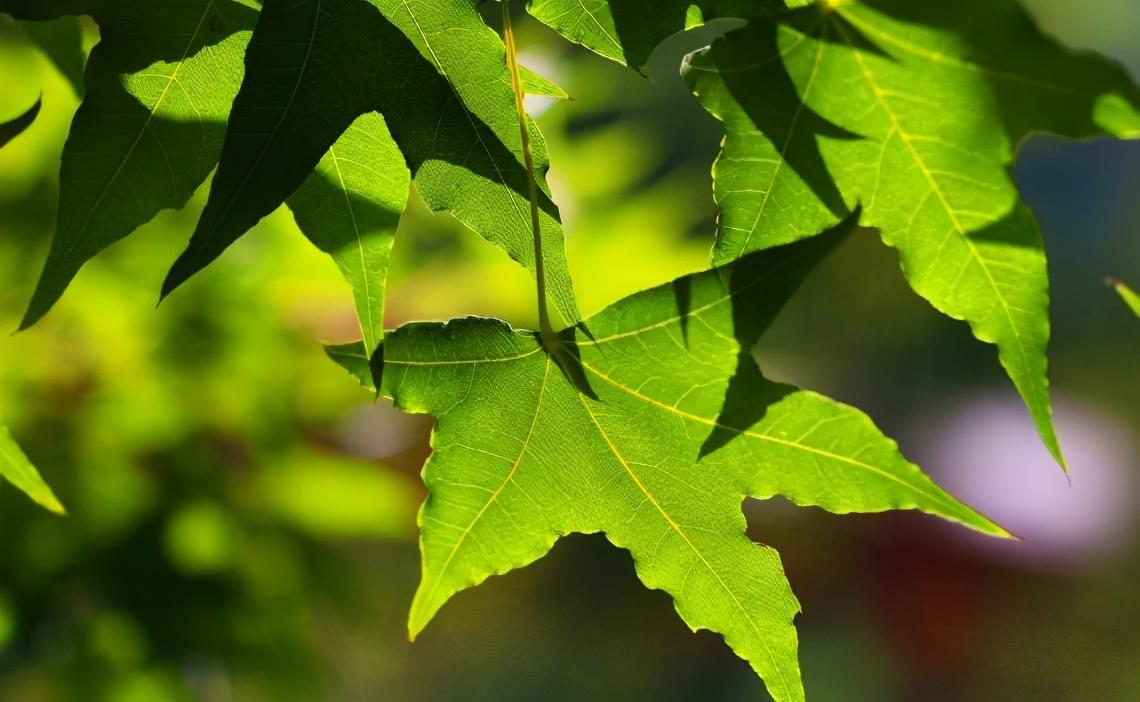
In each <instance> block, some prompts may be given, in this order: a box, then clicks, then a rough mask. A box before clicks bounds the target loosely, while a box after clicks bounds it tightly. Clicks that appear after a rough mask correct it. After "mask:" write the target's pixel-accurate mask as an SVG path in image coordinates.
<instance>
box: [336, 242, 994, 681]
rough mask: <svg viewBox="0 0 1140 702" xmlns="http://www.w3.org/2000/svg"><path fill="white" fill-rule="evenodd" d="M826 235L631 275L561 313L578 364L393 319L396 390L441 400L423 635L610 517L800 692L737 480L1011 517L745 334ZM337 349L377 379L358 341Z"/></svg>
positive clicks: (780, 607)
mask: <svg viewBox="0 0 1140 702" xmlns="http://www.w3.org/2000/svg"><path fill="white" fill-rule="evenodd" d="M848 231H849V227H848V226H846V225H844V226H841V227H840V228H838V229H836V230H835V231H832V232H830V233H828V234H825V235H823V236H820V237H817V238H814V239H809V240H806V241H803V242H799V243H796V244H792V245H789V246H785V247H781V248H776V249H772V250H769V251H764V252H759V253H755V254H752V255H750V256H747V257H745V258H743V259H741V260H740V261H738V262H736V263H734V264H730V265H728V266H726V267H722V268H719V269H714V270H711V271H706V272H703V273H698V274H694V275H690V276H686V277H684V278H681V279H678V280H677V281H674V282H673V283H671V284H667V285H663V286H661V287H658V288H655V289H652V290H649V291H645V292H642V293H638V294H635V295H633V296H631V297H628V298H626V299H624V300H622V301H620V302H618V303H616V304H615V305H613V306H611V307H609V308H607V309H606V310H604V311H602V312H601V313H599V314H598V315H596V316H594V317H592V318H591V319H590V320H588V326H589V328H590V330H591V332H592V335H593V337H592V338H589V337H586V336H584V335H581V333H580V332H578V331H575V330H568V331H567V332H564V333H563V340H564V342H565V343H566V344H567V345H569V346H570V347H571V348H573V349H575V350H576V351H575V355H576V356H577V358H578V364H579V368H578V370H580V374H579V373H567V372H565V371H566V369H564V368H562V367H561V366H560V365H559V364H557V363H556V362H555V361H554V360H553V359H552V357H551V356H550V355H548V354H547V353H545V352H544V350H543V347H542V345H541V343H540V342H539V340H538V339H537V335H536V334H535V333H534V332H526V331H516V330H514V329H511V328H510V327H509V326H508V325H507V324H505V323H504V322H501V321H498V320H494V319H485V318H467V319H460V320H455V321H451V322H448V323H446V324H443V323H414V324H409V325H406V326H403V327H400V328H399V329H397V330H395V331H394V332H390V333H389V335H388V337H387V339H386V341H385V365H386V371H385V375H384V379H383V392H384V394H385V395H388V396H390V397H392V398H393V399H394V401H395V403H396V405H397V406H398V407H400V408H401V409H403V410H405V411H408V412H415V413H429V414H431V415H433V416H434V417H435V418H436V419H437V426H436V429H435V432H434V433H433V436H432V447H433V453H432V456H431V458H430V459H429V460H428V462H427V464H426V465H425V466H424V471H423V476H424V482H425V483H426V484H427V487H428V490H429V494H428V498H427V501H426V502H425V503H424V505H423V508H422V510H421V513H420V520H419V521H420V525H421V528H422V535H421V548H422V553H423V573H422V580H421V582H420V586H419V589H418V590H417V592H416V595H415V599H414V601H413V604H412V607H411V613H410V616H409V629H410V632H411V635H412V636H413V637H414V636H415V635H417V634H418V633H419V632H420V631H421V630H422V629H423V628H424V627H425V626H426V625H427V623H428V621H429V620H430V619H431V618H432V617H433V616H434V615H435V613H436V612H437V611H438V610H439V608H440V607H441V606H442V605H443V604H444V603H445V602H446V601H447V600H448V599H449V598H450V597H451V596H452V595H454V594H455V593H456V592H458V591H460V590H462V589H464V588H467V587H471V586H473V585H475V584H477V583H479V582H481V581H483V580H484V579H486V578H487V577H488V576H490V575H493V574H499V573H505V572H507V571H510V570H512V569H515V568H519V567H521V566H524V565H526V564H528V563H531V562H533V561H535V560H537V559H538V558H540V557H542V556H543V555H544V554H545V553H546V552H547V551H549V549H550V548H551V546H552V545H553V544H554V543H555V541H556V540H557V539H558V538H559V537H561V536H563V535H566V534H570V533H595V532H602V533H604V534H605V535H606V538H607V539H609V540H610V542H612V543H613V544H614V545H615V546H618V547H620V548H624V549H626V550H628V551H629V552H630V553H631V554H632V555H633V558H634V562H635V565H636V569H637V574H638V577H639V578H640V579H641V580H642V582H643V583H645V585H646V586H647V587H650V588H657V589H662V590H665V591H666V592H668V593H669V594H670V595H672V597H673V599H674V602H675V605H676V608H677V611H678V613H679V614H680V615H681V617H682V618H683V619H684V620H685V622H686V623H687V624H688V625H689V626H690V627H691V628H693V629H694V630H696V629H702V628H704V629H710V630H712V631H716V632H719V633H720V634H722V635H723V636H724V638H725V640H726V641H727V643H728V644H729V645H730V646H731V647H732V648H733V650H735V651H736V653H737V654H739V655H740V656H741V657H742V658H744V659H746V660H747V661H748V662H749V663H750V664H751V665H752V667H753V668H754V669H755V670H756V672H757V673H758V674H759V675H760V676H761V677H762V678H763V679H764V681H765V683H766V685H767V686H768V689H769V691H770V692H771V693H772V695H773V697H775V698H776V699H777V700H781V701H783V700H800V699H803V690H802V686H801V683H800V674H799V667H798V663H797V657H796V648H797V643H796V634H795V630H794V628H793V626H792V619H793V617H794V616H795V614H796V613H797V612H798V611H799V604H798V603H797V601H796V598H795V597H794V595H793V594H792V592H791V589H790V587H789V585H788V583H787V581H786V579H785V576H784V572H783V569H782V567H781V564H780V559H779V556H778V554H777V553H776V552H775V551H774V550H773V549H771V548H769V547H766V546H761V545H758V544H755V543H753V542H751V541H750V540H749V539H748V538H747V537H746V536H745V527H746V524H745V519H744V516H743V514H742V513H741V509H740V507H741V502H742V500H743V498H744V497H745V496H751V497H756V498H768V497H772V496H775V495H781V496H783V497H786V498H787V499H789V500H791V501H792V502H794V503H796V504H798V505H805V506H806V505H814V506H818V507H822V508H824V509H826V510H829V511H832V512H837V513H846V512H878V511H883V510H890V509H918V510H922V511H924V512H927V513H930V514H933V515H937V516H940V517H943V518H945V519H949V520H952V521H956V522H960V523H962V524H966V525H968V526H970V527H972V528H974V529H977V530H980V531H982V532H985V533H988V534H993V535H998V536H1004V535H1006V533H1005V532H1004V531H1003V530H1002V529H1001V528H1000V527H998V526H997V525H995V524H993V523H992V522H991V521H989V520H988V519H986V518H985V517H983V516H981V515H979V514H978V513H976V512H974V511H973V510H971V509H970V508H968V507H966V506H965V505H963V504H961V503H960V502H958V501H957V500H955V499H954V498H953V497H951V496H950V495H949V494H947V493H946V492H945V491H943V490H942V489H941V488H939V487H938V486H936V485H935V484H934V483H933V482H932V481H931V480H930V479H929V478H928V477H926V476H925V475H924V474H923V473H922V472H921V471H920V470H919V469H918V467H917V466H915V465H913V464H912V463H910V462H908V461H907V460H906V459H905V458H904V457H903V456H902V455H901V453H900V452H899V451H898V448H897V446H896V444H895V443H894V442H893V441H891V440H890V439H888V438H886V437H885V436H883V434H882V433H881V432H880V431H879V430H878V429H876V428H875V426H874V425H873V424H872V422H871V420H870V419H869V418H868V417H867V416H866V415H864V414H863V413H861V412H859V411H858V410H856V409H854V408H851V407H848V406H846V405H842V404H840V403H837V402H834V401H832V400H829V399H827V398H825V397H822V396H820V395H817V394H815V393H812V392H808V391H803V390H798V389H796V388H794V387H791V386H788V385H782V384H778V383H774V382H772V381H770V380H767V379H766V378H764V377H763V376H762V375H761V373H760V370H759V368H758V367H757V365H756V363H755V362H754V359H753V358H752V356H751V353H750V351H749V349H750V347H751V346H752V345H753V344H754V343H755V341H756V340H757V339H758V337H759V336H760V334H761V333H762V332H763V331H764V329H765V328H766V327H767V326H768V325H769V324H770V323H771V321H772V319H773V318H774V317H775V315H776V313H777V312H778V311H779V309H780V308H781V307H782V305H783V303H784V302H785V300H786V299H787V298H788V297H789V296H790V295H791V293H792V292H793V291H794V290H795V289H796V287H797V286H798V285H799V283H800V281H801V280H802V278H803V277H804V276H805V275H806V273H807V272H808V271H809V270H810V269H811V268H812V267H813V266H814V265H815V263H816V262H818V261H819V260H820V259H821V258H822V257H823V256H824V255H825V254H826V253H827V252H828V251H830V250H831V249H832V248H833V247H834V246H835V245H836V244H838V243H839V242H840V241H841V240H843V238H844V237H845V236H846V234H847V232H848ZM329 352H330V356H332V357H333V358H334V360H337V361H338V362H340V363H341V364H342V365H344V366H345V367H346V368H348V369H349V370H350V371H352V372H353V373H354V374H355V375H356V376H357V377H358V378H360V379H361V380H362V381H363V382H364V383H365V384H367V383H368V380H369V378H370V373H369V368H368V355H367V354H366V353H365V350H364V348H363V347H362V346H361V345H360V344H355V345H350V346H345V347H334V348H331V349H330V350H329Z"/></svg>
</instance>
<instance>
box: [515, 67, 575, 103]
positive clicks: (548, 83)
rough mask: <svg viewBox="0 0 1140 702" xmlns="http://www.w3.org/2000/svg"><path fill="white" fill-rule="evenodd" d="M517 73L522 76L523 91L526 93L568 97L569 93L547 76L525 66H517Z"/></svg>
mask: <svg viewBox="0 0 1140 702" xmlns="http://www.w3.org/2000/svg"><path fill="white" fill-rule="evenodd" d="M519 74H520V76H521V77H522V87H523V93H525V94H527V95H537V96H539V97H550V98H556V99H558V100H569V99H570V94H569V93H567V92H566V91H565V90H564V89H563V88H562V86H560V85H558V84H557V83H555V82H554V81H552V80H550V79H549V78H546V77H544V76H540V75H539V74H537V73H535V72H534V71H532V70H530V69H529V68H527V67H526V66H519Z"/></svg>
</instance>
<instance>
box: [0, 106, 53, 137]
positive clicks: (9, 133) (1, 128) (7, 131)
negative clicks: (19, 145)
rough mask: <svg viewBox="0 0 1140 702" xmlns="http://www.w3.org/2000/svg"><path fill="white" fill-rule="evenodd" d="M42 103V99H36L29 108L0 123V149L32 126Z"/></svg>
mask: <svg viewBox="0 0 1140 702" xmlns="http://www.w3.org/2000/svg"><path fill="white" fill-rule="evenodd" d="M42 103H43V97H42V96H41V97H38V98H36V101H35V102H34V103H32V106H31V107H29V108H28V109H26V110H24V111H23V112H21V113H20V114H19V115H17V116H15V117H13V118H12V119H10V120H8V121H7V122H3V123H0V149H2V148H4V145H5V144H7V143H8V142H10V141H12V140H13V139H15V138H16V137H18V136H20V135H21V134H23V133H24V130H26V129H27V128H28V127H30V126H32V123H33V122H35V121H36V115H38V114H39V113H40V105H41V104H42Z"/></svg>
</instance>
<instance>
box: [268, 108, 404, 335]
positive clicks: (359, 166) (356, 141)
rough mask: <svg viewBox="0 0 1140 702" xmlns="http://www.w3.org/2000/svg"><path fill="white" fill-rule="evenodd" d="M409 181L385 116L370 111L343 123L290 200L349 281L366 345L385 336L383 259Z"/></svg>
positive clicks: (302, 223)
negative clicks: (347, 122) (331, 144)
mask: <svg viewBox="0 0 1140 702" xmlns="http://www.w3.org/2000/svg"><path fill="white" fill-rule="evenodd" d="M409 185H410V183H409V177H408V169H407V167H406V166H405V165H404V157H403V156H402V155H401V154H400V151H399V149H397V148H396V144H395V142H393V141H392V138H391V136H390V135H389V134H388V129H387V128H386V126H385V125H384V119H383V118H382V117H381V116H380V115H378V114H376V113H373V112H370V113H367V114H365V115H362V116H361V117H359V118H357V120H356V121H355V122H353V123H352V125H350V126H349V128H348V129H347V130H346V131H345V132H344V134H342V135H341V136H340V138H339V139H337V142H336V144H334V145H333V146H332V147H331V148H330V149H329V150H328V153H326V154H325V156H324V158H322V159H321V161H320V163H319V164H317V169H316V170H315V171H313V173H311V174H310V175H309V177H308V178H306V179H305V181H304V183H302V184H301V187H300V188H299V189H298V190H297V191H296V192H295V193H293V195H292V196H290V198H289V200H288V204H289V208H290V209H291V210H293V216H294V217H295V218H296V220H297V225H298V226H299V227H300V228H301V231H302V232H304V233H305V235H306V236H307V237H308V238H309V240H310V241H312V242H313V244H314V245H316V247H317V248H319V249H320V250H321V251H324V252H325V253H327V254H329V255H331V256H332V257H333V260H335V261H336V264H337V266H338V267H339V268H340V270H341V273H342V274H343V275H344V277H345V279H346V280H348V281H349V283H350V284H351V285H352V289H353V297H354V300H355V302H356V313H357V318H358V319H359V320H360V331H361V334H362V337H361V338H362V339H363V340H364V343H365V345H366V346H367V347H368V348H369V349H375V348H376V347H377V346H378V345H379V344H380V339H381V338H383V336H384V302H385V300H386V295H385V290H386V289H387V284H388V262H389V258H390V255H391V252H392V242H393V238H394V236H395V234H396V225H398V224H399V222H400V215H401V214H402V213H403V211H404V206H405V205H406V204H407V200H408V188H409Z"/></svg>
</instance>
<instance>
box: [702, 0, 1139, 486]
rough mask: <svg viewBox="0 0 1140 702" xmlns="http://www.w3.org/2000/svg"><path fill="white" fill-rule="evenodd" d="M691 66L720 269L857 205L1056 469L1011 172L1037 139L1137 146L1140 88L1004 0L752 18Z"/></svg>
mask: <svg viewBox="0 0 1140 702" xmlns="http://www.w3.org/2000/svg"><path fill="white" fill-rule="evenodd" d="M684 73H685V76H686V78H687V80H688V81H689V83H690V86H691V87H692V89H693V91H694V93H696V95H697V96H698V99H699V100H700V101H701V103H702V104H703V105H704V106H705V107H706V108H708V109H709V110H710V111H711V112H712V113H713V114H714V115H716V116H717V117H719V118H720V119H722V120H723V121H724V122H725V130H726V136H725V140H724V147H723V150H722V152H721V155H720V156H719V158H718V159H717V163H716V166H715V173H714V178H715V182H716V196H717V201H718V203H719V205H720V207H721V209H722V216H721V220H720V227H719V232H718V239H717V244H716V248H715V252H714V256H713V259H714V261H716V262H723V261H727V260H731V259H732V258H735V257H737V256H740V255H742V254H744V253H747V252H749V251H753V250H757V249H761V248H765V247H768V246H773V245H776V244H779V243H782V242H786V241H792V240H795V239H797V238H800V237H803V236H810V235H812V234H813V233H814V232H816V231H820V230H821V229H823V228H826V227H828V226H831V224H833V223H834V222H835V221H838V220H839V219H841V218H843V217H845V216H846V215H847V213H848V212H850V211H851V210H852V209H853V208H854V207H855V206H856V204H859V205H861V206H862V212H863V215H862V217H861V219H860V223H861V224H862V225H864V226H868V227H877V228H879V229H880V231H881V234H882V238H883V241H884V242H885V243H887V244H888V245H890V246H892V247H894V248H896V249H897V250H898V252H899V256H900V258H901V262H902V267H903V271H904V274H905V275H906V278H907V280H908V282H909V283H910V285H911V287H912V288H914V290H915V291H916V292H918V293H919V294H920V295H922V296H923V297H924V298H926V299H927V300H928V301H929V302H930V303H931V304H932V305H934V307H936V308H937V309H939V310H940V311H942V312H943V313H945V314H947V315H949V316H951V317H953V318H955V319H962V320H965V321H966V322H968V323H969V325H970V327H971V329H972V331H973V333H974V335H975V336H976V337H977V338H978V339H980V340H982V341H986V342H990V343H994V344H996V345H997V347H998V357H999V360H1000V361H1001V364H1002V366H1003V367H1004V368H1005V370H1006V372H1007V373H1008V374H1009V376H1010V378H1011V379H1012V380H1013V383H1014V385H1015V386H1016V387H1017V389H1018V391H1019V392H1020V393H1021V396H1022V398H1023V399H1024V401H1025V403H1026V405H1027V406H1028V408H1029V411H1030V413H1031V414H1032V416H1033V419H1034V421H1035V423H1036V425H1037V429H1038V431H1039V433H1040V434H1041V436H1042V438H1043V439H1044V442H1045V445H1046V446H1047V447H1048V448H1049V450H1050V452H1051V453H1052V454H1053V455H1054V457H1055V458H1056V459H1057V460H1058V461H1059V462H1060V463H1061V464H1062V466H1064V459H1063V457H1062V454H1061V448H1060V445H1059V443H1058V441H1057V436H1056V432H1055V430H1054V428H1053V423H1052V415H1051V410H1050V405H1049V391H1048V380H1047V377H1046V355H1045V348H1046V345H1047V342H1048V338H1049V317H1048V274H1047V271H1046V262H1045V251H1044V247H1043V244H1042V241H1041V235H1040V232H1039V231H1038V227H1037V223H1036V221H1035V219H1034V217H1033V215H1032V213H1031V212H1030V211H1029V208H1028V207H1027V206H1026V205H1025V204H1024V203H1023V202H1022V201H1021V199H1020V197H1019V194H1018V191H1017V187H1016V185H1015V183H1014V182H1013V177H1012V173H1011V170H1012V164H1013V160H1014V156H1015V154H1016V150H1017V147H1018V145H1019V144H1020V143H1021V141H1022V140H1023V139H1024V138H1025V137H1026V136H1028V135H1029V134H1030V133H1032V132H1050V133H1053V134H1057V135H1061V136H1065V137H1069V138H1074V139H1079V138H1088V137H1092V136H1097V135H1100V134H1110V135H1116V136H1121V137H1126V136H1135V135H1136V134H1137V133H1138V129H1140V113H1138V112H1137V111H1136V106H1137V105H1140V90H1137V88H1136V86H1135V85H1133V83H1132V81H1131V80H1130V79H1129V77H1128V75H1127V74H1126V73H1125V72H1124V71H1123V69H1122V68H1120V67H1119V66H1117V65H1115V64H1113V63H1111V62H1109V61H1107V60H1104V59H1100V58H1098V57H1095V56H1092V55H1078V54H1073V53H1071V52H1068V51H1066V50H1064V49H1063V48H1062V47H1061V46H1059V45H1058V44H1056V43H1055V42H1053V41H1052V40H1050V39H1048V38H1046V37H1045V36H1043V35H1042V34H1041V33H1040V32H1039V31H1038V30H1037V29H1036V28H1035V27H1034V26H1033V24H1032V22H1031V21H1030V19H1029V18H1028V16H1026V15H1025V13H1024V12H1023V11H1022V10H1021V9H1020V7H1019V6H1018V5H1017V4H1016V3H1014V2H993V1H992V0H970V1H968V2H955V3H913V2H904V1H902V0H876V1H874V2H866V1H859V2H855V1H852V2H834V3H827V4H823V5H817V6H813V7H809V8H805V9H803V10H799V11H795V12H790V13H784V14H782V15H780V16H774V17H771V18H760V19H754V20H752V21H751V22H750V24H749V25H748V26H747V27H746V28H744V29H742V30H738V31H735V32H731V33H730V34H728V35H727V36H726V37H724V39H722V40H720V41H718V42H716V43H714V44H713V46H712V47H710V48H708V49H705V50H702V51H700V52H698V53H696V54H694V55H692V56H690V57H689V59H688V60H687V62H686V66H685V69H684ZM1066 470H1067V468H1066Z"/></svg>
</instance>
